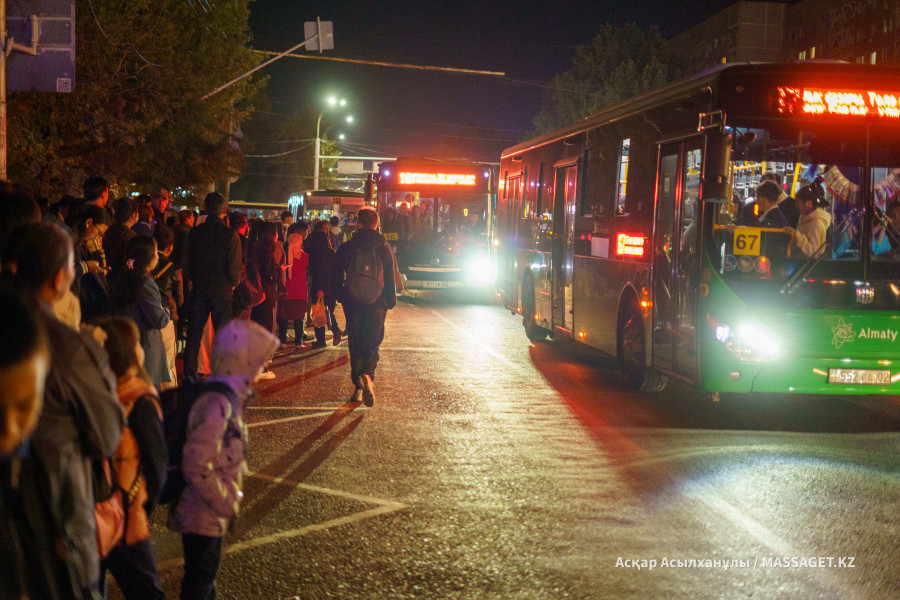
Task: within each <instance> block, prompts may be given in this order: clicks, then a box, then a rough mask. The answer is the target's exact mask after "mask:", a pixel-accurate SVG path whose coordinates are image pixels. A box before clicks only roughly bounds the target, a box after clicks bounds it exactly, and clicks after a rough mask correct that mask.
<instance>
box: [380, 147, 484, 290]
mask: <svg viewBox="0 0 900 600" xmlns="http://www.w3.org/2000/svg"><path fill="white" fill-rule="evenodd" d="M495 177H496V175H495V169H494V168H492V167H491V166H490V165H487V164H483V163H474V162H468V161H439V160H433V159H428V158H399V159H397V160H395V161H391V162H383V163H381V164H380V165H379V171H378V174H377V177H376V178H375V179H376V186H375V187H376V194H377V206H378V211H379V215H380V216H381V229H382V233H384V235H385V237H386V238H387V239H388V241H389V242H390V244H391V245H392V246H393V248H394V253H395V254H396V256H397V265H398V267H399V269H400V273H401V275H402V276H403V278H404V281H405V283H404V287H406V288H407V289H447V288H469V287H472V288H481V289H490V288H491V286H493V284H494V277H495V267H494V259H493V251H492V243H493V239H494V236H493V230H494V202H495V201H496V193H495ZM388 209H389V212H392V213H393V214H394V215H395V218H394V219H392V220H391V219H389V218H388V217H386V216H385V211H386V210H388Z"/></svg>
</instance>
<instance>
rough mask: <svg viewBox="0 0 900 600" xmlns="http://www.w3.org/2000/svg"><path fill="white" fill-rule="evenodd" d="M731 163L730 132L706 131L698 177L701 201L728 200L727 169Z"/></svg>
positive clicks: (729, 191)
mask: <svg viewBox="0 0 900 600" xmlns="http://www.w3.org/2000/svg"><path fill="white" fill-rule="evenodd" d="M730 165H731V134H730V133H722V132H721V131H715V130H708V131H707V132H706V147H705V148H704V151H703V174H702V176H701V177H700V199H701V200H702V201H703V202H730V201H731V190H730V188H729V185H728V169H729V166H730Z"/></svg>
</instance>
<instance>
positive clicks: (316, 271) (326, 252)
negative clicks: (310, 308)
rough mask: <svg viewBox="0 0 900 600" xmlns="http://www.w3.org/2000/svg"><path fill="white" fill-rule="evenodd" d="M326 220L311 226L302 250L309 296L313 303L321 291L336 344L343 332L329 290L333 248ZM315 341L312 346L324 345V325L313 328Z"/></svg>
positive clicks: (333, 299) (339, 341)
mask: <svg viewBox="0 0 900 600" xmlns="http://www.w3.org/2000/svg"><path fill="white" fill-rule="evenodd" d="M327 226H328V221H319V222H318V223H316V225H315V226H314V227H313V232H312V233H311V234H309V237H308V238H306V241H304V243H303V247H304V251H305V252H306V253H307V254H309V267H308V268H307V270H308V273H309V298H310V301H311V302H313V303H316V302H318V298H319V292H321V293H322V297H323V300H324V302H325V310H326V312H327V314H328V322H329V324H330V326H331V333H332V336H333V338H332V341H333V342H334V345H335V346H337V345H338V344H340V343H341V335H343V332H342V331H341V329H340V327H338V324H337V318H336V317H335V315H334V309H335V306H336V305H337V301H336V300H335V298H334V294H333V293H332V290H331V268H332V264H333V263H334V255H335V253H334V250H333V249H332V248H331V240H330V239H329V237H328V233H327V229H326V228H327ZM314 331H315V334H316V341H315V342H313V344H312V347H313V348H324V347H325V327H316V328H315V330H314Z"/></svg>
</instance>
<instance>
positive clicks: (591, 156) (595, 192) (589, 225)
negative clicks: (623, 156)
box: [575, 147, 616, 256]
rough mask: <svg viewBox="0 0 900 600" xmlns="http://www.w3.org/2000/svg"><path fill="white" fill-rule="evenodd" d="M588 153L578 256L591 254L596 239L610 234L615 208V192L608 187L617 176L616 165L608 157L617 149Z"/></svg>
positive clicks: (578, 222)
mask: <svg viewBox="0 0 900 600" xmlns="http://www.w3.org/2000/svg"><path fill="white" fill-rule="evenodd" d="M585 154H586V161H585V170H584V173H585V174H584V179H583V185H582V190H581V210H580V211H579V213H578V218H577V219H576V220H575V254H577V255H579V256H590V255H591V240H592V238H593V237H595V236H600V237H605V236H608V235H609V223H610V219H611V218H612V214H613V207H614V206H615V194H614V189H613V188H612V187H611V186H609V185H604V182H605V181H609V180H610V179H612V178H613V177H615V175H614V171H615V167H616V163H615V161H614V160H609V158H606V157H608V156H613V155H614V154H615V150H614V149H613V148H612V147H609V148H604V149H600V148H591V149H590V150H589V151H588V152H586V153H585Z"/></svg>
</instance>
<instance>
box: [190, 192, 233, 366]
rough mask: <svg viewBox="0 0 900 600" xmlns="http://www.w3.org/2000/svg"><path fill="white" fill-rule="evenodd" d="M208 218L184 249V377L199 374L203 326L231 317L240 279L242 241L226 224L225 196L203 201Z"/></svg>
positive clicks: (216, 324)
mask: <svg viewBox="0 0 900 600" xmlns="http://www.w3.org/2000/svg"><path fill="white" fill-rule="evenodd" d="M204 206H205V208H206V214H207V215H208V216H207V217H206V221H205V222H203V223H202V224H200V225H198V226H196V227H194V228H193V229H191V232H190V233H189V234H188V239H187V243H186V244H185V249H184V270H183V272H182V275H183V278H184V283H185V285H186V286H188V288H189V290H190V293H189V294H186V295H188V297H189V300H188V302H189V306H190V308H189V309H188V311H187V313H188V330H187V344H186V346H185V349H184V376H185V377H196V376H197V360H198V357H199V354H200V343H201V339H202V337H203V327H204V326H205V325H206V321H207V320H208V319H209V318H210V317H212V325H213V331H214V332H215V331H218V330H219V329H220V328H221V327H222V326H223V325H225V324H226V323H227V322H228V321H230V320H231V298H232V294H233V292H234V287H235V286H236V285H237V284H238V283H239V282H240V280H241V241H240V239H238V235H237V234H236V233H235V232H234V231H232V230H231V228H229V227H228V225H226V224H225V221H224V220H223V217H224V216H225V213H226V211H227V208H228V207H227V204H226V202H225V196H223V195H222V194H219V193H216V192H213V193H211V194H208V195H207V196H206V198H205V200H204Z"/></svg>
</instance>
